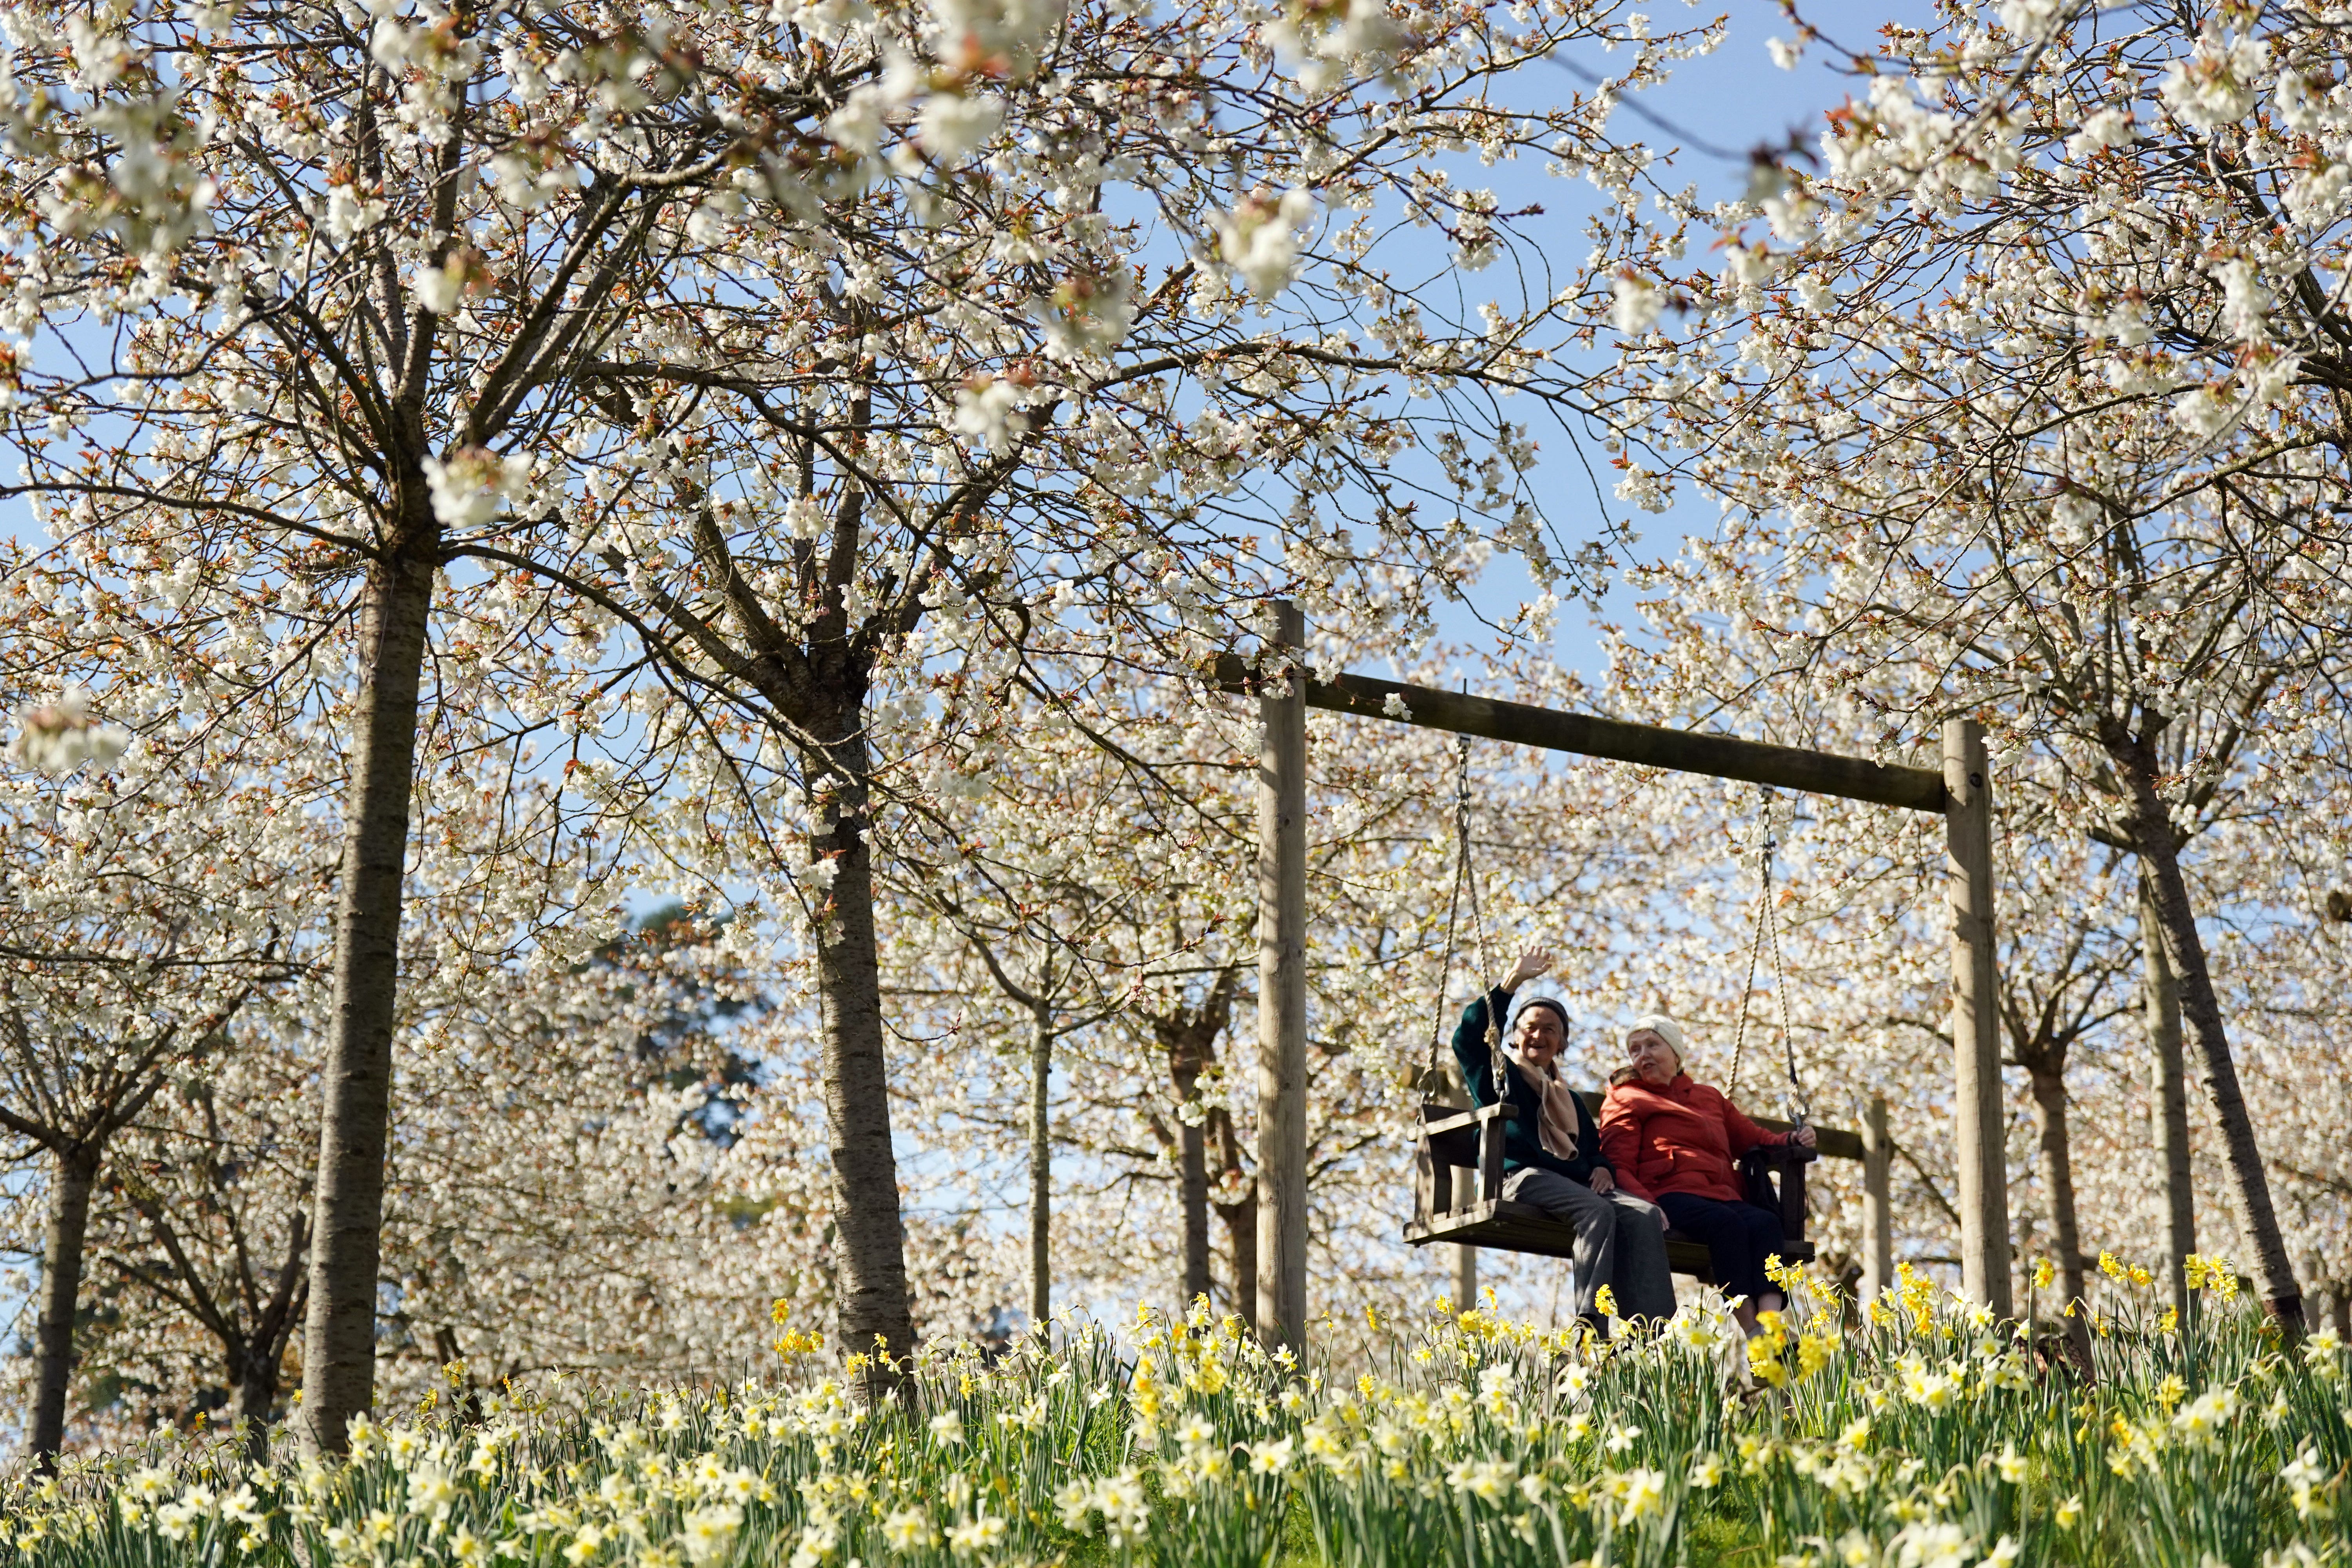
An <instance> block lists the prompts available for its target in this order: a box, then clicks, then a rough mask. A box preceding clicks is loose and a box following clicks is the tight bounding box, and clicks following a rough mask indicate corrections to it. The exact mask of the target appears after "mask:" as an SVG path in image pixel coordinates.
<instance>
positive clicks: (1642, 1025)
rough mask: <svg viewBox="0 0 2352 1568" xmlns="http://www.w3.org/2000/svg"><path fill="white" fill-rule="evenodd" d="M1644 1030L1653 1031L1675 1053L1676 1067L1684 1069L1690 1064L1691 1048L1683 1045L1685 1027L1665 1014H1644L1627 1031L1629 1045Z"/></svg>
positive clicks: (1626, 1037)
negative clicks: (1683, 1067)
mask: <svg viewBox="0 0 2352 1568" xmlns="http://www.w3.org/2000/svg"><path fill="white" fill-rule="evenodd" d="M1644 1029H1648V1030H1651V1031H1653V1032H1654V1033H1655V1034H1656V1035H1657V1037H1658V1038H1660V1039H1662V1040H1664V1041H1665V1042H1666V1044H1667V1046H1668V1047H1670V1048H1671V1049H1672V1050H1673V1051H1674V1053H1675V1066H1676V1067H1682V1066H1684V1065H1685V1064H1686V1063H1688V1062H1689V1060H1690V1047H1688V1046H1687V1045H1685V1044H1684V1043H1683V1026H1681V1025H1680V1024H1677V1023H1675V1021H1674V1020H1673V1019H1672V1018H1669V1017H1667V1016H1665V1015H1664V1013H1644V1014H1643V1015H1642V1016H1640V1017H1638V1018H1636V1019H1634V1020H1633V1024H1632V1025H1631V1026H1629V1027H1628V1028H1627V1029H1626V1031H1625V1039H1626V1041H1627V1043H1629V1044H1630V1043H1631V1042H1632V1041H1633V1037H1634V1036H1636V1035H1638V1034H1640V1033H1641V1032H1642V1031H1643V1030H1644Z"/></svg>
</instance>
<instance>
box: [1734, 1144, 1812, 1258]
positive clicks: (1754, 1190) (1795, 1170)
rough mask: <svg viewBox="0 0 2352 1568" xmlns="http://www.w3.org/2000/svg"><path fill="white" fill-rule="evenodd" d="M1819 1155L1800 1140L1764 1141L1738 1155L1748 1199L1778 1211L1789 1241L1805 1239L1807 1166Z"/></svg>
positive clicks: (1785, 1235)
mask: <svg viewBox="0 0 2352 1568" xmlns="http://www.w3.org/2000/svg"><path fill="white" fill-rule="evenodd" d="M1820 1158H1821V1152H1820V1151H1819V1150H1817V1149H1808V1148H1806V1147H1804V1146H1803V1145H1802V1144H1800V1143H1770V1144H1763V1145H1759V1147H1757V1148H1754V1149H1750V1150H1749V1151H1748V1152H1747V1153H1745V1154H1742V1155H1741V1156H1740V1157H1739V1168H1740V1171H1741V1173H1742V1174H1743V1175H1744V1176H1745V1177H1746V1181H1745V1185H1746V1186H1747V1188H1748V1201H1749V1202H1750V1203H1752V1204H1755V1205H1757V1206H1758V1207H1759V1208H1766V1209H1770V1210H1771V1211H1773V1212H1774V1213H1776V1214H1778V1215H1780V1234H1781V1236H1782V1237H1785V1238H1786V1239H1788V1240H1790V1241H1792V1242H1793V1241H1803V1240H1804V1239H1805V1167H1806V1166H1808V1165H1810V1164H1811V1163H1813V1162H1814V1161H1815V1160H1818V1159H1820ZM1774 1173H1778V1174H1779V1175H1780V1181H1779V1182H1778V1183H1777V1184H1776V1183H1775V1182H1774V1181H1773V1180H1772V1176H1773V1174H1774Z"/></svg>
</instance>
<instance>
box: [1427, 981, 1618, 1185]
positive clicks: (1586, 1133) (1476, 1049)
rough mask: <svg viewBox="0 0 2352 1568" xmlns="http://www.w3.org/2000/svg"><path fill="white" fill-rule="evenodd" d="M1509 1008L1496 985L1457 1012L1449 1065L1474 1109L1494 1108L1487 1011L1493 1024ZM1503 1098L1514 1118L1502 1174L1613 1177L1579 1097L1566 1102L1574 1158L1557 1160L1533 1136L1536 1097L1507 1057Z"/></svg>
mask: <svg viewBox="0 0 2352 1568" xmlns="http://www.w3.org/2000/svg"><path fill="white" fill-rule="evenodd" d="M1510 1006H1511V994H1510V993H1509V992H1507V991H1506V990H1504V989H1503V988H1502V987H1501V986H1499V985H1497V986H1496V987H1495V989H1494V990H1492V991H1489V992H1488V993H1486V995H1484V996H1482V997H1480V998H1479V999H1478V1000H1477V1001H1475V1002H1473V1003H1471V1004H1470V1005H1469V1006H1468V1007H1466V1008H1465V1009H1464V1010H1463V1013H1462V1022H1461V1024H1460V1026H1458V1027H1456V1028H1455V1029H1454V1060H1455V1061H1458V1062H1460V1063H1461V1064H1462V1082H1463V1084H1464V1086H1465V1088H1467V1089H1469V1090H1470V1098H1471V1100H1474V1101H1475V1102H1476V1103H1477V1104H1480V1105H1492V1104H1494V1103H1495V1058H1494V1055H1493V1053H1492V1052H1490V1051H1489V1050H1488V1049H1487V1048H1486V1019H1487V1016H1488V1010H1489V1009H1490V1008H1491V1009H1492V1010H1493V1016H1495V1017H1496V1019H1498V1020H1499V1019H1501V1018H1502V1017H1504V1016H1506V1015H1507V1014H1508V1013H1509V1011H1510ZM1503 1098H1504V1099H1505V1100H1507V1101H1509V1102H1510V1105H1511V1108H1512V1109H1513V1110H1516V1111H1517V1113H1518V1114H1517V1115H1516V1116H1514V1117H1512V1118H1511V1120H1510V1121H1508V1122H1507V1123H1506V1126H1507V1131H1505V1133H1504V1134H1503V1169H1504V1170H1506V1171H1517V1170H1520V1169H1523V1168H1533V1169H1535V1170H1538V1171H1550V1172H1552V1173H1555V1174H1557V1175H1562V1176H1566V1177H1567V1178H1568V1179H1569V1180H1570V1181H1572V1182H1584V1183H1587V1184H1590V1183H1591V1180H1592V1173H1593V1172H1594V1171H1596V1170H1601V1171H1608V1172H1609V1173H1610V1174H1612V1176H1613V1175H1615V1174H1616V1171H1615V1169H1614V1168H1613V1167H1612V1166H1611V1164H1610V1163H1609V1162H1608V1160H1607V1159H1606V1158H1605V1157H1604V1156H1603V1155H1602V1154H1601V1129H1599V1128H1598V1127H1595V1126H1594V1125H1593V1124H1592V1113H1591V1111H1589V1110H1585V1109H1584V1100H1583V1099H1582V1097H1580V1096H1577V1097H1572V1098H1574V1099H1575V1100H1576V1148H1577V1156H1576V1158H1575V1159H1573V1160H1563V1159H1561V1158H1560V1157H1559V1155H1557V1154H1555V1153H1553V1152H1551V1151H1550V1150H1549V1149H1547V1148H1545V1147H1544V1146H1543V1134H1542V1133H1541V1132H1540V1131H1538V1128H1539V1127H1540V1126H1541V1125H1542V1123H1541V1122H1540V1121H1538V1116H1539V1115H1540V1114H1541V1112H1542V1110H1543V1095H1542V1091H1541V1090H1540V1089H1538V1088H1537V1087H1536V1086H1535V1085H1534V1084H1532V1083H1529V1082H1528V1080H1527V1079H1526V1077H1525V1076H1523V1075H1522V1074H1521V1073H1520V1071H1519V1067H1518V1064H1517V1062H1514V1061H1513V1060H1511V1058H1510V1057H1509V1055H1508V1053H1506V1054H1505V1055H1504V1058H1503Z"/></svg>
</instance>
